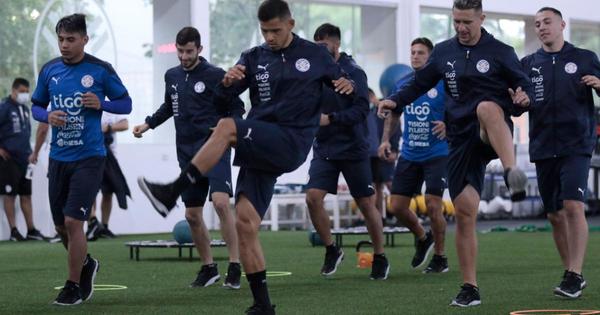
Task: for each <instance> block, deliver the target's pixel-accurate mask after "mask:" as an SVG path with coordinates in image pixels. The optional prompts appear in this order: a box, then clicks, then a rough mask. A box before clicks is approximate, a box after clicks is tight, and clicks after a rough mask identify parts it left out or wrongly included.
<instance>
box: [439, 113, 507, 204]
mask: <svg viewBox="0 0 600 315" xmlns="http://www.w3.org/2000/svg"><path fill="white" fill-rule="evenodd" d="M461 137H462V139H461V140H460V142H459V141H454V142H453V143H450V146H449V149H450V152H449V155H448V190H449V191H450V197H451V198H452V200H454V199H456V197H458V195H460V193H461V192H462V191H463V190H464V189H465V187H467V185H471V186H472V187H473V188H474V189H475V190H476V191H477V193H478V194H479V196H481V190H482V189H483V180H484V177H485V168H486V166H487V165H488V163H489V162H490V161H491V160H493V159H496V158H498V155H497V154H496V152H495V151H494V149H493V148H492V146H491V145H489V144H486V143H485V142H483V141H482V140H481V137H480V135H479V125H478V124H477V125H474V126H473V127H472V128H471V130H470V133H468V134H466V135H464V136H461ZM456 142H459V143H456Z"/></svg>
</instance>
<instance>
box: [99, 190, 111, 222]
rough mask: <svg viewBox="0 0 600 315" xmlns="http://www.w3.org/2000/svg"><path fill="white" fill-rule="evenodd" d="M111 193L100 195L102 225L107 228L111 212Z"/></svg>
mask: <svg viewBox="0 0 600 315" xmlns="http://www.w3.org/2000/svg"><path fill="white" fill-rule="evenodd" d="M112 197H113V194H112V193H108V194H106V195H104V194H102V201H101V202H100V209H101V210H102V224H104V225H105V226H108V220H109V219H110V213H111V212H112Z"/></svg>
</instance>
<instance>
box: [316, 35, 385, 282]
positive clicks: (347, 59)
mask: <svg viewBox="0 0 600 315" xmlns="http://www.w3.org/2000/svg"><path fill="white" fill-rule="evenodd" d="M340 39H341V33H340V29H339V27H337V26H335V25H332V24H329V23H325V24H323V25H321V26H319V27H318V28H317V30H316V31H315V34H314V40H315V42H316V43H319V44H323V45H325V47H327V50H328V51H329V53H330V54H331V55H332V56H333V57H334V59H335V61H336V62H337V63H338V64H339V65H340V67H341V68H342V70H344V72H346V73H347V74H348V75H349V77H350V78H351V79H352V80H353V81H354V83H355V90H354V91H355V96H354V97H348V96H344V95H340V94H338V93H336V92H335V91H333V90H332V89H331V88H329V87H324V88H323V93H322V94H321V111H322V114H321V122H320V127H319V131H318V132H317V136H316V139H315V142H314V145H313V160H312V161H311V162H310V169H309V171H308V174H309V178H310V179H309V181H308V184H307V190H306V204H307V205H308V209H309V213H310V218H311V220H312V223H313V225H314V227H315V229H316V230H317V233H319V236H320V237H321V239H322V240H323V243H324V245H325V248H326V250H325V261H324V263H323V266H322V267H321V274H322V275H324V276H330V275H333V274H334V273H335V272H336V270H337V267H338V265H339V264H340V263H341V262H342V260H343V259H344V251H343V250H342V249H341V248H340V247H338V246H337V245H336V244H335V242H334V241H333V239H332V238H331V229H330V225H331V222H330V220H329V215H328V214H327V212H326V211H325V207H324V204H323V200H324V199H325V196H326V195H327V193H331V194H336V193H337V186H338V177H339V176H340V172H341V173H342V174H343V175H344V178H345V179H346V183H348V187H349V188H350V194H351V195H352V197H353V198H354V200H356V204H357V205H358V207H359V208H360V210H361V212H362V213H363V215H364V217H365V222H366V225H367V230H368V231H369V235H370V237H371V240H372V241H373V247H374V257H373V266H372V270H371V275H370V278H371V279H376V280H385V279H387V276H388V273H389V270H390V266H389V263H388V261H387V258H386V257H385V254H384V250H383V227H382V221H381V214H380V213H379V212H378V211H377V208H376V207H375V199H374V198H373V197H374V195H373V194H374V192H375V191H374V189H373V184H372V176H371V169H370V168H371V165H370V160H369V156H368V153H369V143H368V141H367V136H368V130H367V121H366V118H367V115H368V113H369V95H368V88H369V87H368V86H367V75H366V74H365V72H364V71H363V70H362V69H361V68H360V67H359V66H358V65H357V64H356V62H355V61H354V59H352V57H351V56H349V55H347V54H346V53H344V52H342V53H340Z"/></svg>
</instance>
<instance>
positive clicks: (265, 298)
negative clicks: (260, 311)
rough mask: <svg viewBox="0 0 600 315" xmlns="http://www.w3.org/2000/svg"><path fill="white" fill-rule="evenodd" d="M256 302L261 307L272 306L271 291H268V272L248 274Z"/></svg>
mask: <svg viewBox="0 0 600 315" xmlns="http://www.w3.org/2000/svg"><path fill="white" fill-rule="evenodd" d="M246 278H247V279H248V283H249V284H250V290H252V296H253V297H254V302H255V303H256V304H259V305H265V306H271V300H270V299H269V290H268V289H267V271H266V270H263V271H259V272H255V273H248V274H246Z"/></svg>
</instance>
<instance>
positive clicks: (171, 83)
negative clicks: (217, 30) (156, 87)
mask: <svg viewBox="0 0 600 315" xmlns="http://www.w3.org/2000/svg"><path fill="white" fill-rule="evenodd" d="M199 58H200V64H198V65H197V66H196V68H194V69H192V70H191V71H186V70H184V69H183V67H182V66H181V65H179V66H177V67H174V68H171V69H169V70H168V71H167V72H166V73H165V100H164V103H163V104H162V105H161V106H160V108H159V109H158V110H157V111H156V112H155V113H154V114H153V115H152V116H148V117H146V123H147V124H148V125H149V126H150V128H153V129H154V128H156V127H157V126H159V125H160V124H162V123H163V122H165V121H166V120H167V119H169V118H170V117H171V116H172V117H173V119H174V120H175V133H176V142H177V145H178V146H186V145H188V144H189V145H191V146H193V147H198V144H199V143H200V145H201V144H202V143H204V142H205V141H206V139H207V138H208V136H209V135H210V128H212V127H214V126H216V124H217V122H218V121H219V119H221V118H222V117H228V116H233V117H241V116H242V114H243V113H244V103H243V102H242V101H241V100H240V99H239V98H237V97H236V98H233V99H231V101H230V102H228V103H227V104H225V105H224V106H222V107H217V106H216V105H215V102H214V101H215V100H214V99H213V98H214V97H215V90H216V87H217V84H219V83H220V82H221V80H223V77H224V76H225V71H224V70H223V69H221V68H218V67H216V66H213V65H212V64H210V63H209V62H208V61H206V59H204V58H203V57H199Z"/></svg>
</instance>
